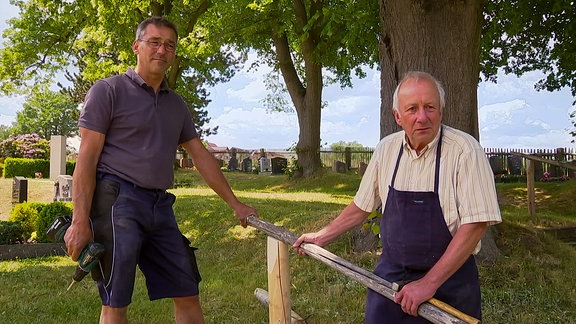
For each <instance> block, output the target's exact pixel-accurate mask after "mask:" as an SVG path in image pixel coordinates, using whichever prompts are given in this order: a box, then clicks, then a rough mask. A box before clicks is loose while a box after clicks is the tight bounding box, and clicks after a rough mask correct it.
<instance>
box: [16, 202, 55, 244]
mask: <svg viewBox="0 0 576 324" xmlns="http://www.w3.org/2000/svg"><path fill="white" fill-rule="evenodd" d="M44 206H46V204H44V203H40V202H23V203H21V204H17V205H16V206H14V208H13V209H12V211H11V212H10V216H8V221H10V222H19V223H21V224H22V229H23V230H24V233H23V234H24V238H25V239H26V240H28V239H29V238H30V237H31V236H32V232H34V231H36V223H37V222H38V215H39V214H40V211H42V209H43V208H44Z"/></svg>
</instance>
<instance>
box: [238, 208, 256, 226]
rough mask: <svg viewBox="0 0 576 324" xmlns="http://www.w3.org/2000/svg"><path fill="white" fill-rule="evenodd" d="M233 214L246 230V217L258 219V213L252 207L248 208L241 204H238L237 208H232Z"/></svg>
mask: <svg viewBox="0 0 576 324" xmlns="http://www.w3.org/2000/svg"><path fill="white" fill-rule="evenodd" d="M234 214H235V215H236V218H238V220H239V221H240V225H242V227H244V228H246V227H247V226H248V220H247V218H248V216H256V217H258V213H256V209H255V208H254V207H252V206H248V205H246V204H243V203H238V205H237V206H234Z"/></svg>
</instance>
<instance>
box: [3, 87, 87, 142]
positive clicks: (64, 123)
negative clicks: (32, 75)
mask: <svg viewBox="0 0 576 324" xmlns="http://www.w3.org/2000/svg"><path fill="white" fill-rule="evenodd" d="M79 115H80V110H79V109H78V104H77V103H75V102H74V101H73V100H72V99H71V98H70V96H68V95H66V94H64V93H61V92H56V91H53V90H50V89H48V87H40V88H37V89H35V90H34V91H33V92H32V93H31V94H30V95H29V96H28V98H27V99H26V102H24V106H23V109H22V110H21V111H19V112H18V113H17V115H16V122H15V123H14V124H13V128H12V130H11V132H12V133H13V134H15V135H20V134H38V135H39V136H40V137H41V138H45V139H50V137H51V136H52V135H63V136H67V137H73V136H76V135H78V126H77V122H78V117H79Z"/></svg>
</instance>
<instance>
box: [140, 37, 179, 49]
mask: <svg viewBox="0 0 576 324" xmlns="http://www.w3.org/2000/svg"><path fill="white" fill-rule="evenodd" d="M138 40H139V41H141V42H146V43H147V44H148V46H150V48H151V49H153V50H158V49H159V48H160V46H162V45H164V50H166V52H174V51H175V50H176V44H174V43H170V42H164V43H163V42H161V41H159V40H155V39H153V40H146V39H138Z"/></svg>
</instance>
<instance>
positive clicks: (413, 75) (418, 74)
mask: <svg viewBox="0 0 576 324" xmlns="http://www.w3.org/2000/svg"><path fill="white" fill-rule="evenodd" d="M408 79H414V80H418V79H428V80H430V81H433V82H434V84H436V88H437V89H438V94H439V95H440V111H442V110H444V105H445V104H446V100H445V99H444V96H445V92H444V87H442V84H441V83H440V81H438V80H437V79H436V78H435V77H433V76H432V75H431V74H430V73H426V72H422V71H409V72H407V73H406V74H404V77H403V78H402V80H400V82H399V83H398V86H397V87H396V90H394V96H393V97H392V109H394V110H396V111H397V112H400V110H399V107H398V91H399V90H400V86H402V84H403V83H404V81H406V80H408Z"/></svg>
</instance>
